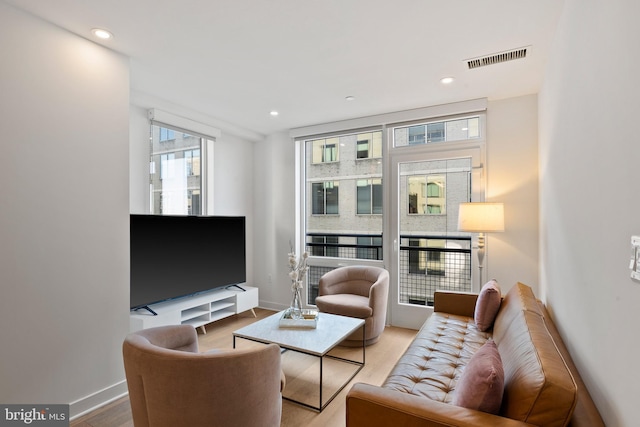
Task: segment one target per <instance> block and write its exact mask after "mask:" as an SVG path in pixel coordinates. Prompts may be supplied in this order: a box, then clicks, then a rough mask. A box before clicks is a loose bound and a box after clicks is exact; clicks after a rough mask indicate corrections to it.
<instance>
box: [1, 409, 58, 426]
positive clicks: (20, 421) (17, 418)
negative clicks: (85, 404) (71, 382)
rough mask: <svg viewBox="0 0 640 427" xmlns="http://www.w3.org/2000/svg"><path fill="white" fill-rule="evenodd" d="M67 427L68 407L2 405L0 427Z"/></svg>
mask: <svg viewBox="0 0 640 427" xmlns="http://www.w3.org/2000/svg"><path fill="white" fill-rule="evenodd" d="M11 426H37V427H69V405H2V404H0V427H11Z"/></svg>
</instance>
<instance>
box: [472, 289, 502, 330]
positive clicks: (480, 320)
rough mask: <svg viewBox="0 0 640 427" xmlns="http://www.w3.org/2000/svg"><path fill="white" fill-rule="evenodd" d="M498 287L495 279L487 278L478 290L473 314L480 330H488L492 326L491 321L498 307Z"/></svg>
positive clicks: (499, 296) (499, 297)
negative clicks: (478, 293)
mask: <svg viewBox="0 0 640 427" xmlns="http://www.w3.org/2000/svg"><path fill="white" fill-rule="evenodd" d="M500 301H501V295H500V287H499V286H498V282H496V281H495V279H491V280H489V281H488V282H487V283H485V285H484V286H483V287H482V289H481V290H480V295H478V300H477V301H476V310H475V312H474V314H473V317H474V320H475V322H476V326H477V327H478V329H480V330H481V331H486V330H489V329H491V328H492V327H493V321H494V320H495V318H496V314H498V310H499V309H500Z"/></svg>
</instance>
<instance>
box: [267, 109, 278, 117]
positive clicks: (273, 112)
mask: <svg viewBox="0 0 640 427" xmlns="http://www.w3.org/2000/svg"><path fill="white" fill-rule="evenodd" d="M269 114H271V115H272V116H274V117H275V116H277V115H278V114H280V113H278V112H277V111H276V110H273V111H272V112H270V113H269Z"/></svg>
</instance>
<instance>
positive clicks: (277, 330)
mask: <svg viewBox="0 0 640 427" xmlns="http://www.w3.org/2000/svg"><path fill="white" fill-rule="evenodd" d="M282 314H283V312H279V313H275V314H273V315H271V316H269V317H266V318H264V319H262V320H259V321H257V322H254V323H252V324H250V325H248V326H245V327H244V328H240V329H238V330H237V331H234V332H233V348H235V347H236V338H243V339H246V340H250V341H255V342H260V343H264V344H271V343H274V344H278V345H279V346H280V347H281V348H282V349H285V350H292V351H296V352H299V353H303V354H307V355H311V356H315V357H318V358H319V359H320V385H319V387H320V398H319V404H318V406H315V405H310V404H308V403H305V402H302V401H300V400H297V399H295V398H293V397H287V396H284V395H283V396H282V397H283V398H284V399H286V400H290V401H292V402H295V403H298V404H300V405H303V406H306V407H308V408H311V409H315V410H317V411H319V412H322V410H323V409H324V408H325V407H326V406H327V405H328V404H329V403H331V401H332V400H333V399H334V398H335V397H336V396H337V395H338V393H340V391H342V389H343V388H344V387H345V386H346V385H347V384H348V383H349V381H351V380H352V379H353V378H354V377H355V376H356V375H357V374H358V372H360V370H362V368H363V367H364V363H365V346H364V337H365V330H364V329H365V327H364V320H363V319H355V318H352V317H345V316H338V315H335V314H328V313H319V314H318V315H319V316H320V317H319V318H318V323H317V326H316V328H315V329H307V328H282V327H280V324H279V323H280V318H281V317H282ZM359 328H362V338H363V339H362V361H359V360H350V359H344V358H340V357H336V356H332V355H329V354H328V353H329V352H330V351H331V350H332V349H333V348H334V347H335V346H337V345H338V344H340V343H341V342H342V341H344V339H345V338H347V337H348V336H349V335H351V334H352V333H353V332H355V331H357V330H358V329H359ZM325 358H331V359H334V360H339V361H342V362H346V363H351V364H354V365H357V366H358V369H357V370H356V371H355V372H354V373H353V374H352V375H351V377H350V378H349V379H347V380H346V381H345V382H344V383H342V385H341V386H340V387H339V389H338V390H337V391H336V392H335V393H333V395H332V396H331V397H330V398H329V399H327V400H326V401H323V399H322V382H323V369H322V367H323V362H324V359H325ZM285 391H286V387H285Z"/></svg>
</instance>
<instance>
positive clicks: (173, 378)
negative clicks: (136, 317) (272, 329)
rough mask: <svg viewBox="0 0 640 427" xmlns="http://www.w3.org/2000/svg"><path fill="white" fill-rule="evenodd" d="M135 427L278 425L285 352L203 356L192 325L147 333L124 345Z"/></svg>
mask: <svg viewBox="0 0 640 427" xmlns="http://www.w3.org/2000/svg"><path fill="white" fill-rule="evenodd" d="M122 351H123V357H124V367H125V373H126V377H127V386H128V387H129V400H130V402H131V411H132V414H133V423H134V425H135V426H136V427H175V426H189V427H200V426H269V427H273V426H279V425H280V418H281V414H282V394H281V392H282V387H283V386H284V385H283V383H282V376H281V375H282V371H281V369H280V348H279V347H278V346H277V345H275V344H271V345H266V346H260V347H256V348H251V349H247V350H214V351H212V352H207V353H198V337H197V333H196V330H195V329H194V328H193V327H191V326H189V325H176V326H163V327H158V328H150V329H143V330H141V331H138V332H135V333H131V334H129V335H128V336H127V337H126V339H125V340H124V343H123V347H122Z"/></svg>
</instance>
